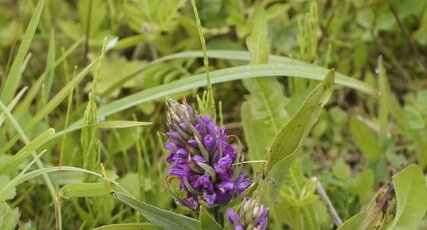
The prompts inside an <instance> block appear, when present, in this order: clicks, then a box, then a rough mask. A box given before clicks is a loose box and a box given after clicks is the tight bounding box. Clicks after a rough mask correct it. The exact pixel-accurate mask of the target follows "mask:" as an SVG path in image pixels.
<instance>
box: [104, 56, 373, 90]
mask: <svg viewBox="0 0 427 230" xmlns="http://www.w3.org/2000/svg"><path fill="white" fill-rule="evenodd" d="M202 57H203V53H202V51H189V52H182V53H177V54H172V55H168V56H165V57H162V58H159V59H156V60H155V61H152V62H150V63H148V64H144V65H142V66H140V67H139V68H137V69H136V70H135V71H133V72H132V73H130V74H128V75H127V76H125V77H124V78H123V79H122V80H121V81H119V82H117V83H116V84H114V85H112V86H111V87H110V88H109V89H107V90H106V91H105V92H103V93H102V96H105V95H109V94H110V93H111V92H113V91H114V90H116V89H117V88H120V87H121V86H122V85H123V84H124V83H125V82H126V81H128V80H130V79H132V78H133V77H135V76H137V75H138V74H139V73H141V72H142V71H144V70H145V69H147V68H149V67H151V66H153V65H156V64H158V63H161V62H166V61H170V60H174V59H184V58H202ZM207 57H208V58H211V59H225V60H237V61H244V62H249V61H250V59H251V56H250V54H249V52H247V51H230V50H209V52H208V53H207ZM268 63H269V64H292V65H293V66H299V68H302V69H308V70H311V71H314V72H316V71H320V72H322V74H321V75H325V74H326V73H327V72H328V69H326V68H323V67H320V66H317V65H313V64H310V63H307V62H303V61H298V60H295V59H292V58H287V57H282V56H278V55H270V56H269V57H268ZM335 76H336V78H337V79H339V78H342V79H344V80H347V81H349V84H357V85H358V87H354V88H355V89H357V90H360V91H362V92H366V93H368V94H371V95H376V94H377V92H376V90H375V89H373V88H372V87H370V86H369V85H367V84H365V83H363V82H361V81H358V80H356V79H353V78H351V77H349V76H346V75H344V74H341V73H335Z"/></svg>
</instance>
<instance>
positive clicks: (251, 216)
mask: <svg viewBox="0 0 427 230" xmlns="http://www.w3.org/2000/svg"><path fill="white" fill-rule="evenodd" d="M227 217H228V221H229V222H230V224H231V226H232V227H233V229H234V230H265V229H266V228H267V223H268V208H266V207H265V206H264V205H262V204H258V203H257V202H256V201H255V200H253V199H251V198H246V201H245V203H244V204H243V207H242V209H241V213H240V216H239V215H238V214H237V213H236V212H235V211H234V210H233V209H231V208H228V209H227Z"/></svg>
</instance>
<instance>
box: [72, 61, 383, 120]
mask: <svg viewBox="0 0 427 230" xmlns="http://www.w3.org/2000/svg"><path fill="white" fill-rule="evenodd" d="M327 73H328V71H327V70H326V69H323V68H322V70H320V69H315V70H314V69H313V70H311V69H307V68H306V67H304V66H295V65H293V64H263V65H248V66H239V67H232V68H227V69H222V70H216V71H212V72H211V81H212V84H218V83H222V82H228V81H233V80H241V79H248V78H255V77H278V76H290V77H299V78H307V79H313V80H322V79H323V77H324V76H325V75H326V74H327ZM203 76H204V74H198V75H194V76H190V77H186V78H183V79H180V80H177V81H174V82H171V83H168V84H164V85H160V86H156V87H153V88H150V89H146V90H143V91H140V92H138V93H134V94H132V95H129V96H126V97H123V98H121V99H118V100H116V101H113V102H111V103H109V104H107V105H104V106H101V107H100V108H99V109H98V116H101V117H103V116H108V115H111V114H114V113H117V112H120V111H123V110H125V109H128V108H131V107H133V106H136V105H139V104H141V103H144V102H147V101H152V100H155V99H159V98H163V97H166V96H169V95H173V94H176V93H180V92H184V91H186V90H190V89H195V88H198V87H203V86H206V79H205V78H203ZM335 84H337V85H341V86H346V87H349V88H353V89H357V90H359V91H360V92H363V93H366V94H369V95H376V94H377V92H376V90H375V89H373V88H372V87H370V86H368V85H367V84H365V83H363V82H361V81H358V80H356V79H352V78H349V77H345V76H336V78H335ZM81 122H82V120H79V121H76V122H75V123H74V124H72V126H74V125H79V124H81Z"/></svg>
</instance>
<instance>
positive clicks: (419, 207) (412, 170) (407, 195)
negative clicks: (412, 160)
mask: <svg viewBox="0 0 427 230" xmlns="http://www.w3.org/2000/svg"><path fill="white" fill-rule="evenodd" d="M393 185H394V189H395V191H396V197H397V210H396V216H395V218H394V221H393V223H392V224H391V226H390V228H389V229H393V230H394V229H402V230H403V229H405V230H410V229H417V227H418V225H419V224H420V222H421V220H422V219H423V216H424V214H425V213H426V211H427V187H426V182H425V178H424V175H423V172H422V171H421V169H420V167H418V166H417V165H414V164H412V165H410V166H408V167H407V168H405V169H404V170H403V171H401V172H400V173H398V174H396V175H395V176H394V177H393Z"/></svg>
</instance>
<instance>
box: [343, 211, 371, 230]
mask: <svg viewBox="0 0 427 230" xmlns="http://www.w3.org/2000/svg"><path fill="white" fill-rule="evenodd" d="M367 214H368V212H367V211H363V212H360V213H358V214H356V215H354V216H352V217H351V218H350V219H348V220H346V221H345V222H344V223H343V224H342V225H340V226H339V227H338V229H337V230H355V229H361V227H362V225H363V221H364V220H365V218H366V215H367Z"/></svg>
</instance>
